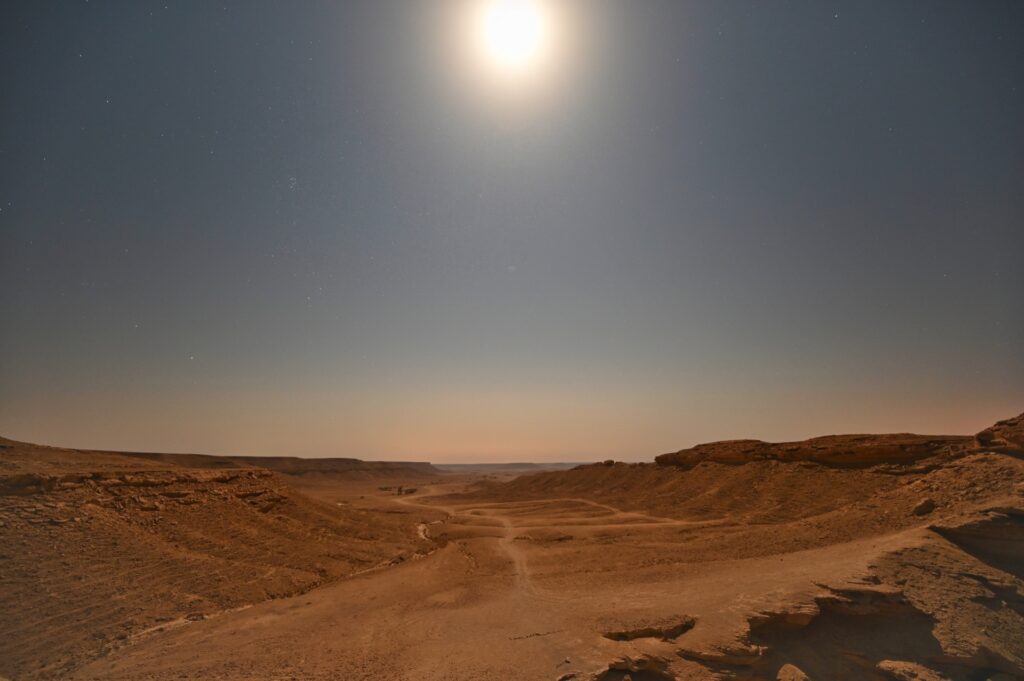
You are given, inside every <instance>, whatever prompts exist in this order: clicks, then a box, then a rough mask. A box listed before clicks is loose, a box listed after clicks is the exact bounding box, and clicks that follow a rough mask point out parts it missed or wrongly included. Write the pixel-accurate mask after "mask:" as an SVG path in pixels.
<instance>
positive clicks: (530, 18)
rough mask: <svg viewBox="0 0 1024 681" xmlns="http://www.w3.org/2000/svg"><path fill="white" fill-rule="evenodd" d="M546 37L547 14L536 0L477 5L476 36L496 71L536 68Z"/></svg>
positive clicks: (495, 0)
mask: <svg viewBox="0 0 1024 681" xmlns="http://www.w3.org/2000/svg"><path fill="white" fill-rule="evenodd" d="M550 38H551V36H550V17H549V16H548V12H547V8H546V7H545V6H544V4H542V2H540V1H539V0H489V1H488V2H486V3H485V4H484V5H483V7H482V8H481V12H480V14H479V18H478V22H477V39H478V41H479V43H480V46H481V47H482V51H483V53H484V56H485V57H486V59H487V61H488V62H489V64H490V65H491V66H493V67H494V68H495V69H496V70H498V71H500V72H503V73H506V74H524V73H527V72H530V71H534V70H536V69H538V68H539V67H540V65H541V62H542V61H543V58H544V53H545V52H546V50H547V49H548V47H549V44H548V43H549V41H550Z"/></svg>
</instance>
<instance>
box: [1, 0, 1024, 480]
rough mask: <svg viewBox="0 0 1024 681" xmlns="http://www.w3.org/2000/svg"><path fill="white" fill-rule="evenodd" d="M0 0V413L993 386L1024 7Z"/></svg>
mask: <svg viewBox="0 0 1024 681" xmlns="http://www.w3.org/2000/svg"><path fill="white" fill-rule="evenodd" d="M550 1H551V3H552V4H553V6H555V7H556V8H557V10H558V13H559V15H560V16H561V18H562V21H561V23H560V25H559V31H558V33H557V35H555V36H554V37H553V40H557V41H558V49H557V50H555V51H554V53H553V54H552V57H551V63H550V64H547V65H546V66H545V69H544V70H543V72H538V73H536V74H532V75H533V79H532V82H529V83H525V84H524V83H523V82H511V81H504V80H502V78H501V76H499V75H498V74H491V76H492V77H491V78H490V79H489V78H488V76H487V75H486V74H483V73H482V72H481V69H479V68H476V67H477V66H478V65H474V64H471V63H467V62H468V61H470V60H471V59H470V57H469V56H468V55H467V53H466V51H465V50H462V49H460V48H459V47H458V43H459V41H460V40H462V37H461V35H460V34H459V33H458V31H457V30H456V29H455V28H454V27H455V26H456V25H458V24H459V21H460V16H461V14H462V13H463V12H465V10H466V7H467V6H469V5H472V4H473V2H472V0H452V1H449V2H440V1H437V2H429V1H424V2H415V3H414V2H382V1H379V0H375V1H373V2H370V1H367V2H319V3H318V2H304V3H291V2H260V1H246V2H229V3H201V2H143V1H139V0H133V1H132V2H101V1H99V0H92V1H91V2H54V3H51V2H40V1H37V0H33V1H32V2H8V3H5V4H4V8H3V10H2V15H3V20H2V21H0V54H2V65H0V69H2V71H0V83H2V92H3V96H2V98H0V208H2V212H0V247H2V252H0V311H2V318H3V320H4V328H5V330H4V332H3V333H2V334H0V432H3V433H4V434H5V435H7V436H9V437H15V438H19V439H27V440H34V441H42V442H48V443H54V444H65V445H73V446H92V447H106V448H130V449H149V450H179V451H211V452H238V453H255V454H271V453H280V454H297V455H332V454H333V455H350V456H361V457H365V458H429V459H433V460H437V461H444V460H449V461H456V460H459V461H465V460H508V459H549V460H550V459H554V460H573V459H591V458H603V457H607V456H614V457H617V458H627V459H630V458H638V459H646V458H650V457H651V456H653V455H654V454H657V453H659V452H661V451H665V450H669V449H678V448H680V447H683V446H687V445H690V444H693V443H695V442H697V441H702V440H709V439H722V438H734V437H759V438H764V439H780V438H796V437H805V436H810V435H816V434H825V433H830V432H851V431H880V430H881V431H884V430H916V431H951V432H972V431H974V430H978V429H980V428H982V427H984V426H986V425H987V424H988V423H989V422H990V421H992V420H995V419H996V418H1000V417H1005V416H1009V415H1011V414H1014V413H1019V412H1020V411H1021V410H1022V409H1024V273H1022V271H1021V262H1022V260H1021V255H1022V254H1024V5H1022V4H1021V3H1018V2H1013V1H1007V2H996V1H993V2H912V1H907V2H898V3H894V2H889V1H879V2H856V3H851V2H820V1H818V0H814V1H807V2H771V3H766V2H753V1H751V2H710V1H709V2H679V1H677V0H673V1H665V2H659V1H655V0H645V1H644V2H629V3H626V2H612V1H611V0H590V1H584V0H567V1H562V2H559V1H557V0H550Z"/></svg>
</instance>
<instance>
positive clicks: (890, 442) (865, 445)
mask: <svg viewBox="0 0 1024 681" xmlns="http://www.w3.org/2000/svg"><path fill="white" fill-rule="evenodd" d="M974 447H975V439H974V438H973V437H969V436H956V435H913V434H910V433H899V434H894V435H828V436H825V437H816V438H812V439H810V440H801V441H798V442H762V441H761V440H726V441H723V442H710V443H707V444H701V445H697V446H696V447H692V448H690V449H682V450H680V451H678V452H672V453H670V454H662V455H661V456H658V457H657V458H656V459H655V461H657V463H658V464H659V465H662V466H677V467H681V468H692V467H694V466H696V465H697V464H700V463H703V462H712V463H719V464H728V465H737V466H738V465H742V464H745V463H750V462H752V461H783V462H791V463H792V462H801V461H803V462H811V463H817V464H822V465H826V466H836V467H846V468H866V467H869V466H877V465H880V464H909V463H915V462H917V461H920V460H922V459H927V458H930V457H934V456H940V455H947V456H950V455H959V454H965V453H967V452H969V451H971V450H972V449H974Z"/></svg>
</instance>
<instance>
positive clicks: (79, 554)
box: [0, 440, 425, 679]
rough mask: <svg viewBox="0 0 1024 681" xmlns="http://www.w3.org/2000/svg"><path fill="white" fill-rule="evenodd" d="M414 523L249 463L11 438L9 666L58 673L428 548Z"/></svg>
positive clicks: (5, 583)
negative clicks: (314, 494)
mask: <svg viewBox="0 0 1024 681" xmlns="http://www.w3.org/2000/svg"><path fill="white" fill-rule="evenodd" d="M209 458H212V457H202V458H201V459H193V458H185V459H176V460H178V461H181V462H182V463H194V462H195V461H197V460H198V461H203V462H205V460H206V459H209ZM415 525H416V523H415V521H414V520H413V519H412V518H411V517H405V516H401V515H396V514H379V513H371V512H369V511H367V510H358V509H354V508H342V507H339V506H337V505H330V504H325V503H322V502H320V501H316V500H314V499H311V498H309V497H307V496H305V495H303V494H301V493H299V492H297V491H296V490H295V489H294V488H293V487H291V486H290V485H289V484H288V482H287V479H286V478H284V477H282V476H281V475H280V474H278V473H275V472H272V471H270V470H267V469H265V468H255V467H251V466H248V467H247V466H240V465H239V464H238V463H237V462H236V463H235V466H234V467H226V466H224V465H223V464H222V462H219V461H218V462H216V463H215V464H211V465H208V466H203V467H185V466H181V465H175V464H174V463H171V462H169V461H167V460H164V459H161V458H159V457H157V458H148V457H141V458H140V457H135V456H126V455H121V454H116V453H109V452H87V451H79V450H70V449H60V448H54V447H40V446H36V445H28V444H24V443H17V442H13V441H10V440H3V441H0V612H2V613H5V617H4V618H3V619H2V620H0V676H7V677H11V678H16V679H23V678H60V677H61V676H62V674H63V672H64V671H66V670H69V669H72V668H74V667H75V666H76V665H77V664H79V663H81V662H82V661H83V660H86V659H90V658H93V657H95V656H97V655H99V654H102V653H104V652H108V651H110V650H112V649H115V648H118V647H120V646H123V645H125V644H126V643H129V642H132V641H134V640H136V639H137V638H138V637H143V636H146V635H147V634H148V633H152V632H154V631H157V630H161V629H166V628H168V627H174V626H178V625H180V624H182V623H185V622H187V621H189V620H194V619H202V618H205V617H211V616H217V614H218V613H222V612H225V611H229V610H231V609H235V608H240V607H245V606H247V605H249V604H252V603H256V602H260V601H263V600H266V599H270V598H277V597H282V596H287V595H293V594H297V593H301V592H304V591H307V590H309V589H311V588H313V587H315V586H318V585H320V584H323V583H325V582H329V581H333V580H337V579H340V578H342V577H344V576H346V575H351V574H354V573H357V572H360V571H364V570H368V569H372V568H374V567H377V566H381V565H384V564H387V563H389V562H391V561H395V560H403V559H404V558H405V557H408V556H411V555H413V554H414V553H415V552H417V551H421V550H423V549H424V548H425V545H424V542H423V540H422V538H420V537H419V536H418V535H417V532H416V527H415ZM12 613H17V617H10V616H9V615H11V614H12Z"/></svg>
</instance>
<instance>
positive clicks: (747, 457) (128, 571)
mask: <svg viewBox="0 0 1024 681" xmlns="http://www.w3.org/2000/svg"><path fill="white" fill-rule="evenodd" d="M0 445H2V449H0V675H2V676H5V677H7V678H9V679H14V680H16V681H20V680H21V679H33V680H34V679H125V680H127V679H131V680H135V679H152V680H157V679H159V680H164V679H204V680H207V679H237V680H241V679H269V680H277V679H318V680H319V679H322V680H327V679H354V680H356V679H373V680H408V681H476V680H485V679H497V680H506V679H531V680H532V679H540V680H548V681H553V680H555V679H563V680H568V679H576V680H579V681H584V680H586V681H590V680H592V679H599V680H602V681H608V680H611V681H620V680H622V679H627V678H628V679H631V681H651V680H662V681H665V680H668V679H789V680H796V679H805V678H809V679H815V680H817V681H826V680H843V679H851V680H852V679H892V680H904V679H906V680H910V679H920V680H930V679H932V680H934V679H949V680H952V681H973V680H978V681H986V680H988V679H993V680H1000V681H1005V680H1007V679H1018V678H1024V460H1022V458H1024V421H1022V419H1021V417H1018V418H1016V419H1010V420H1008V421H1004V422H1001V423H999V424H996V425H995V426H993V427H992V428H990V429H987V430H986V431H983V432H982V433H980V434H978V436H976V437H920V436H911V435H890V436H839V437H829V438H818V439H815V440H809V441H806V442H802V443H781V444H770V443H761V442H756V441H733V442H725V443H714V444H712V445H703V446H699V447H695V448H693V449H689V450H683V451H681V452H675V453H672V454H667V455H663V456H661V457H658V461H657V463H651V464H622V463H614V462H604V463H600V464H594V465H591V466H582V467H579V468H576V469H573V470H565V471H553V472H543V473H536V474H531V475H524V476H520V477H517V478H514V479H510V480H493V479H483V478H481V477H479V476H475V477H474V476H468V475H442V474H441V473H439V472H438V471H436V470H435V469H433V468H431V467H430V466H429V465H426V464H392V465H388V464H384V465H381V464H367V463H365V462H358V461H354V460H350V459H349V460H332V463H324V462H322V461H321V462H316V463H313V462H310V463H308V464H307V463H305V462H303V461H302V460H296V459H273V460H267V461H261V460H256V459H241V458H237V457H236V458H225V457H195V456H180V455H178V456H175V455H171V456H167V455H132V454H121V453H111V452H87V451H78V450H66V449H56V448H48V447H40V446H36V445H28V444H23V443H17V442H12V441H6V440H5V441H0ZM261 464H262V465H261Z"/></svg>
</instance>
